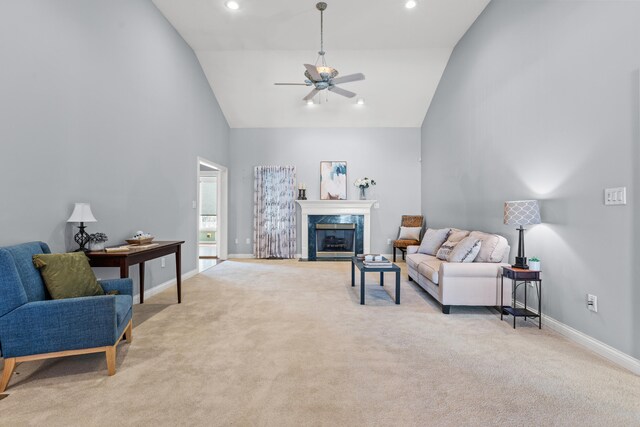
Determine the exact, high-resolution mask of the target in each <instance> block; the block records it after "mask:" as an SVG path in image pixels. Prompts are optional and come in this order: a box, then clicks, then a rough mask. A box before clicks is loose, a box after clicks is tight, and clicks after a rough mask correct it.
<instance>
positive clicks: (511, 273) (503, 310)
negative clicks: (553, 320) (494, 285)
mask: <svg viewBox="0 0 640 427" xmlns="http://www.w3.org/2000/svg"><path fill="white" fill-rule="evenodd" d="M505 277H506V278H508V279H511V306H510V307H509V306H505V305H504V293H503V289H504V278H505ZM531 282H534V283H535V284H536V293H537V294H538V312H537V313H534V312H533V311H531V310H529V309H527V284H529V283H531ZM520 285H524V308H516V290H517V289H518V286H520ZM505 314H506V315H507V316H508V315H511V316H513V329H515V328H516V317H524V320H527V317H533V318H535V317H537V318H538V329H542V279H540V272H539V271H533V270H525V269H522V268H515V267H502V277H501V278H500V320H502V318H503V316H504V315H505Z"/></svg>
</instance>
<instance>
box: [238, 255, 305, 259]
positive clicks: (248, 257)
mask: <svg viewBox="0 0 640 427" xmlns="http://www.w3.org/2000/svg"><path fill="white" fill-rule="evenodd" d="M300 257H302V254H296V255H295V258H292V259H299V258H300ZM231 258H236V259H255V258H256V257H255V256H254V255H253V254H229V256H228V257H227V259H231Z"/></svg>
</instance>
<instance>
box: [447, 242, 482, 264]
mask: <svg viewBox="0 0 640 427" xmlns="http://www.w3.org/2000/svg"><path fill="white" fill-rule="evenodd" d="M445 244H446V243H445ZM443 246H444V245H443ZM481 247H482V241H481V240H480V239H477V238H475V237H471V236H469V237H465V238H464V239H462V240H460V242H459V243H458V244H457V245H456V246H455V247H454V248H453V250H452V251H451V253H450V254H449V258H447V261H449V262H473V260H475V259H476V257H477V256H478V252H480V248H481Z"/></svg>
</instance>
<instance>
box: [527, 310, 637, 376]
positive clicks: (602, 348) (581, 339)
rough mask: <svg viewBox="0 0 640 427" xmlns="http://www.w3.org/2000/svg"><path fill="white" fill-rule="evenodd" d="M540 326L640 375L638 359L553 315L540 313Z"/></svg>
mask: <svg viewBox="0 0 640 427" xmlns="http://www.w3.org/2000/svg"><path fill="white" fill-rule="evenodd" d="M516 305H517V306H518V307H520V308H524V304H522V303H521V302H517V303H516ZM528 309H529V310H531V311H533V312H534V313H537V312H538V310H536V309H535V308H531V307H528ZM542 326H543V327H544V326H547V327H549V329H551V330H553V331H555V332H557V333H559V334H560V335H562V336H563V337H565V338H567V339H569V340H571V341H573V342H575V343H576V344H579V345H581V346H583V347H585V348H587V349H589V350H591V351H593V352H594V353H596V354H598V355H600V356H602V357H604V358H605V359H607V360H609V361H611V362H613V363H615V364H616V365H619V366H622V367H623V368H625V369H628V370H630V371H631V372H633V373H634V374H636V375H640V360H638V359H636V358H635V357H633V356H630V355H628V354H627V353H623V352H622V351H620V350H618V349H616V348H613V347H611V346H610V345H608V344H605V343H603V342H602V341H598V340H597V339H595V338H593V337H591V336H589V335H587V334H585V333H583V332H580V331H578V330H577V329H574V328H572V327H571V326H569V325H565V324H564V323H562V322H560V321H558V320H556V319H554V318H553V317H549V316H547V315H546V314H544V313H543V314H542Z"/></svg>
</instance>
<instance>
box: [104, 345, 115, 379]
mask: <svg viewBox="0 0 640 427" xmlns="http://www.w3.org/2000/svg"><path fill="white" fill-rule="evenodd" d="M105 353H106V355H107V371H108V372H109V376H112V375H115V374H116V346H115V345H114V346H113V347H108V348H107V350H106V351H105Z"/></svg>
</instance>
